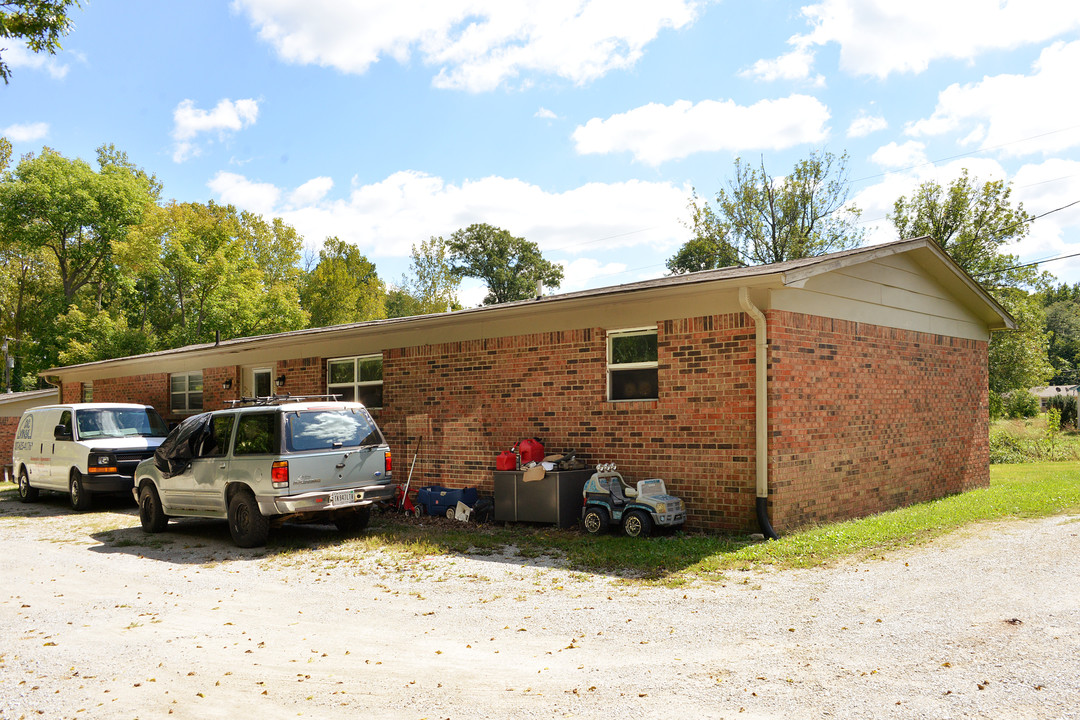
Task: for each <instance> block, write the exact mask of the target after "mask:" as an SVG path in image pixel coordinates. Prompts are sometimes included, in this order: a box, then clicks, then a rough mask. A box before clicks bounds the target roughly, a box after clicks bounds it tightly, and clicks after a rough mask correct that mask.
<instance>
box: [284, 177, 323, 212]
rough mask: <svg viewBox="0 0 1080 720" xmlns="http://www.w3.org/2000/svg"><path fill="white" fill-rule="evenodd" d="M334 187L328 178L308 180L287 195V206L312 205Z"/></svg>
mask: <svg viewBox="0 0 1080 720" xmlns="http://www.w3.org/2000/svg"><path fill="white" fill-rule="evenodd" d="M333 187H334V181H333V179H331V178H328V177H317V178H312V179H311V180H308V181H307V182H306V183H304V184H303V185H301V186H300V187H298V188H296V190H294V191H293V192H292V193H291V194H290V195H289V204H291V205H294V206H303V205H314V204H316V203H318V202H319V201H320V200H322V199H323V198H324V197H326V194H327V193H329V192H330V190H331V189H333Z"/></svg>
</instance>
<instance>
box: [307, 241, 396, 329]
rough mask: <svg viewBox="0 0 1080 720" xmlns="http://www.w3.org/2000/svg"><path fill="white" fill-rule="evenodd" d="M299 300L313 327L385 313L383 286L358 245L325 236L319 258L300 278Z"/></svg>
mask: <svg viewBox="0 0 1080 720" xmlns="http://www.w3.org/2000/svg"><path fill="white" fill-rule="evenodd" d="M300 301H301V303H302V304H303V306H304V307H305V308H307V310H308V312H309V313H311V324H312V326H314V327H322V326H325V325H342V324H345V323H353V322H362V321H364V320H379V319H381V318H385V317H386V287H385V286H384V285H383V281H382V280H380V279H379V276H378V274H377V273H376V272H375V265H374V263H372V262H371V261H369V260H368V259H367V258H366V257H365V256H364V255H363V254H361V252H360V250H359V248H357V247H356V246H355V245H351V244H349V243H347V242H342V241H341V240H338V239H337V238H336V237H330V238H327V239H326V242H325V243H324V244H323V248H322V250H320V251H319V262H318V265H316V266H315V268H314V269H313V270H312V271H311V272H310V273H308V275H307V277H306V278H305V279H304V282H303V289H302V290H301V293H300Z"/></svg>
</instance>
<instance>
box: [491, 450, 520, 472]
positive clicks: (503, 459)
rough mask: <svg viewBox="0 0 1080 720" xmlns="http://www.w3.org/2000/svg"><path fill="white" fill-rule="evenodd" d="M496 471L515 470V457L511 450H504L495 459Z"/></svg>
mask: <svg viewBox="0 0 1080 720" xmlns="http://www.w3.org/2000/svg"><path fill="white" fill-rule="evenodd" d="M495 469H496V470H517V455H516V454H515V453H514V451H513V450H504V451H503V452H501V453H499V456H498V457H497V458H495Z"/></svg>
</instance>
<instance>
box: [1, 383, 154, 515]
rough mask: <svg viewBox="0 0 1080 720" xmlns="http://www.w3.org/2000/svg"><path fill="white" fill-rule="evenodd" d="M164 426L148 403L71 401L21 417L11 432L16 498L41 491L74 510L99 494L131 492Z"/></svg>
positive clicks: (28, 497) (29, 498)
mask: <svg viewBox="0 0 1080 720" xmlns="http://www.w3.org/2000/svg"><path fill="white" fill-rule="evenodd" d="M168 434H169V432H168V426H166V424H165V421H164V420H162V419H161V416H160V415H158V413H157V410H155V409H154V408H152V407H150V406H149V405H132V404H127V403H72V404H69V405H46V406H44V407H36V408H32V409H30V410H27V411H26V412H24V413H23V416H22V420H20V421H19V429H18V430H17V431H16V433H15V445H14V449H13V452H12V470H13V472H14V473H15V475H16V477H18V479H19V499H20V500H22V501H23V502H33V501H35V500H37V498H38V492H39V491H40V490H54V491H56V492H62V493H67V494H68V496H69V497H70V498H71V506H72V507H73V508H75V509H76V510H86V509H87V508H89V507H90V501H91V496H92V495H93V494H94V493H99V492H125V491H126V492H131V488H132V486H133V478H134V476H135V466H136V465H138V464H139V463H140V462H141V461H143V460H145V459H146V458H148V457H150V456H152V455H153V454H154V450H155V449H156V448H157V446H158V445H160V444H161V441H162V440H164V439H165V436H166V435H168Z"/></svg>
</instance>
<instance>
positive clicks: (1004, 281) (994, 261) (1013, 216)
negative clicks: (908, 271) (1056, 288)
mask: <svg viewBox="0 0 1080 720" xmlns="http://www.w3.org/2000/svg"><path fill="white" fill-rule="evenodd" d="M1011 195H1012V188H1011V187H1010V186H1009V185H1008V184H1007V183H1005V182H1004V181H1001V180H991V181H988V182H985V183H981V184H980V183H979V182H978V180H976V179H975V178H972V177H971V176H970V175H968V171H967V170H966V169H965V170H964V171H963V172H962V173H961V175H960V177H958V178H956V179H955V180H953V181H952V182H951V183H949V184H948V186H946V187H942V185H941V184H940V183H938V182H935V181H932V180H931V181H927V182H924V183H923V184H921V185H919V187H918V188H917V189H916V190H915V192H914V193H912V195H911V197H910V198H908V197H906V196H901V197H899V198H898V199H897V200H896V202H895V204H894V205H893V214H892V215H890V216H889V218H890V219H891V220H892V222H893V226H894V227H895V228H896V232H897V233H898V234H899V236H900V237H901V238H914V237H921V236H929V237H930V238H931V239H932V240H933V241H934V242H936V243H937V244H938V245H940V246H941V247H942V249H944V250H945V252H947V253H948V254H949V257H951V258H952V259H953V260H954V261H955V262H956V264H957V265H959V266H960V267H961V268H962V269H963V270H964V271H965V272H966V273H968V274H969V275H971V276H972V277H973V278H975V279H976V280H977V281H978V282H979V283H980V284H982V285H983V287H985V288H987V289H989V290H994V289H997V288H1007V287H1021V286H1033V285H1043V284H1045V280H1046V278H1045V277H1044V276H1043V275H1041V274H1040V273H1039V271H1038V270H1037V269H1036V268H1034V267H1017V266H1018V265H1019V264H1020V261H1019V258H1017V257H1016V256H1015V255H1010V254H1008V253H1005V252H1002V250H1003V248H1004V247H1005V246H1006V245H1008V244H1010V243H1014V242H1016V241H1018V240H1020V239H1021V238H1023V237H1024V236H1025V235H1027V232H1028V224H1029V221H1030V220H1031V216H1030V215H1029V214H1028V213H1027V212H1026V211H1025V210H1024V205H1023V203H1017V204H1016V206H1015V207H1014V206H1013V205H1012V203H1011V201H1010V200H1011Z"/></svg>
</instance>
